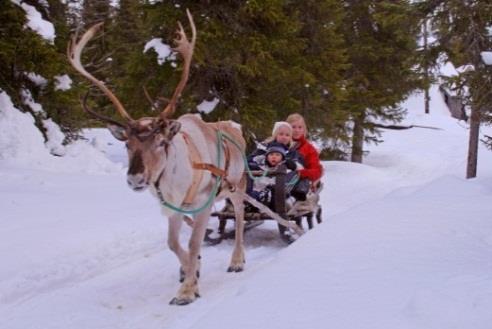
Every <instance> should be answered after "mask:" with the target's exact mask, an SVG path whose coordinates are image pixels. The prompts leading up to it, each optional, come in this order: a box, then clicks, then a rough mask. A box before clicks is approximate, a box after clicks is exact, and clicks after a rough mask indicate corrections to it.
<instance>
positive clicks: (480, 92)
mask: <svg viewBox="0 0 492 329" xmlns="http://www.w3.org/2000/svg"><path fill="white" fill-rule="evenodd" d="M186 8H187V9H189V10H190V11H191V12H192V14H193V16H194V20H195V24H196V26H197V30H198V40H197V45H196V49H195V54H194V58H193V63H192V67H191V73H190V79H189V82H188V85H187V87H186V89H185V91H184V93H183V95H182V99H181V101H180V104H179V106H178V114H184V113H196V112H198V109H197V106H199V105H200V104H203V103H204V102H211V103H212V104H215V108H214V109H213V111H210V112H208V111H207V113H203V112H202V117H203V118H204V119H205V120H206V121H215V120H228V119H232V120H235V121H236V122H239V123H241V125H242V126H243V130H244V133H245V137H246V138H247V139H248V141H249V142H250V143H249V144H250V147H252V146H253V145H254V144H253V143H252V141H254V140H261V139H263V138H265V137H267V136H268V135H269V134H270V132H271V127H272V126H273V122H275V121H278V120H283V119H285V118H286V117H287V115H288V114H290V113H293V112H299V113H301V114H302V115H304V116H305V118H306V120H307V123H308V127H309V131H310V138H312V139H313V140H316V141H318V145H319V147H320V150H321V156H322V157H323V158H324V159H338V160H351V161H354V162H361V161H362V159H363V155H364V150H363V145H364V142H368V141H372V142H375V143H378V142H381V138H380V134H379V129H382V128H385V127H386V128H387V127H388V125H395V124H397V123H398V122H399V121H400V120H401V119H402V118H403V116H404V111H403V110H402V109H401V108H400V107H399V104H400V103H401V102H402V101H404V100H405V99H406V98H407V97H408V96H409V95H411V94H412V93H414V92H417V91H423V92H425V91H426V90H428V88H429V87H430V85H431V84H433V83H436V82H437V81H439V83H442V85H443V87H445V88H447V89H448V90H449V91H450V92H452V93H453V94H455V95H458V96H459V97H460V98H461V100H462V102H463V108H464V109H465V111H466V112H467V113H468V117H469V118H468V121H467V123H468V124H469V126H470V146H469V152H468V162H469V164H468V169H467V177H474V176H475V175H476V156H477V155H476V145H477V144H478V143H479V137H478V136H479V135H478V131H479V127H480V125H481V124H490V123H491V122H492V119H491V118H492V116H491V113H492V65H487V61H486V60H484V54H488V53H489V52H490V50H491V49H492V5H491V4H490V3H489V2H488V1H454V0H436V1H433V0H431V1H375V0H360V1H358V0H357V1H356V0H346V1H339V0H323V1H315V0H303V1H295V0H293V1H281V0H264V1H255V0H248V1H239V0H228V1H211V0H199V1H156V0H154V1H148V0H119V1H114V0H113V1H110V0H85V1H75V0H66V1H59V0H38V1H36V0H25V1H21V0H4V1H0V22H1V26H0V90H2V91H5V92H6V93H7V94H8V95H9V96H10V97H11V99H12V101H13V102H14V104H15V105H16V107H17V108H20V109H21V110H23V111H25V112H30V113H31V114H32V115H33V117H34V118H35V120H36V124H37V126H38V127H39V129H40V130H41V131H42V132H43V134H44V138H45V139H46V142H49V138H50V134H49V123H56V124H57V125H58V126H59V127H60V128H61V131H62V132H63V139H64V143H69V142H70V141H72V140H74V139H76V138H78V137H79V131H80V129H81V128H85V127H94V126H98V125H100V123H98V122H97V121H94V119H92V118H90V117H89V116H87V115H86V114H85V113H84V112H83V111H82V108H81V105H80V99H81V97H82V96H83V95H84V93H85V92H86V91H87V90H88V89H89V87H90V85H89V84H88V83H87V82H86V81H85V80H84V79H83V78H81V77H79V76H78V75H77V74H76V73H75V72H74V70H73V69H72V68H71V67H70V65H69V63H68V61H67V59H66V46H67V43H68V41H69V39H70V37H71V36H72V35H73V34H74V33H75V32H76V31H79V32H80V31H85V29H87V28H88V27H89V26H91V25H92V24H94V23H96V22H104V23H105V24H104V29H103V33H101V34H100V35H99V37H98V38H97V39H95V40H94V41H92V42H91V44H89V45H88V47H87V48H86V50H85V52H84V58H83V62H84V64H85V66H86V67H87V69H88V71H90V72H91V73H93V74H94V75H95V76H96V77H97V78H98V79H100V80H101V81H104V82H105V83H106V84H107V85H108V86H109V87H110V89H111V90H113V92H114V93H115V94H116V95H117V97H118V98H119V99H120V100H121V101H122V103H123V104H124V105H125V108H126V109H127V110H128V111H129V112H130V113H131V114H132V116H133V117H140V116H154V115H156V113H157V112H156V111H158V110H156V109H155V108H160V107H162V106H163V104H162V99H163V98H164V97H170V96H171V94H172V92H173V90H174V88H175V86H176V84H177V82H178V79H179V76H180V70H181V65H180V64H181V61H180V59H179V58H176V56H175V55H174V54H173V53H172V52H170V53H169V56H167V57H166V58H164V59H162V58H161V59H158V58H157V53H156V51H155V48H152V47H150V48H149V45H151V43H149V42H158V43H160V44H161V45H163V46H166V45H172V44H173V38H174V37H175V30H176V26H177V25H176V22H177V21H181V22H183V23H184V25H185V28H186V27H187V19H186V14H185V9H186ZM30 12H31V14H32V13H33V12H34V13H38V14H40V15H41V21H43V22H47V23H48V24H49V23H51V24H52V25H53V27H54V31H56V36H53V37H52V38H50V37H46V36H42V35H40V34H39V33H37V32H36V31H35V29H34V28H33V27H32V26H29V25H28V19H29V13H30ZM444 63H452V64H453V65H454V66H455V67H456V68H461V69H458V74H456V75H453V76H451V77H442V76H438V73H437V72H438V69H437V68H438V67H439V66H440V65H443V64H444ZM67 81H69V83H68V85H69V87H67ZM144 88H145V89H146V90H147V92H148V94H149V95H150V98H151V99H152V100H153V104H151V103H150V102H149V100H148V99H147V97H146V96H145V93H144ZM154 100H156V101H155V102H154ZM89 103H90V105H91V107H92V108H94V109H96V110H97V111H98V112H100V113H102V114H105V115H107V116H113V117H114V118H117V117H116V114H115V111H114V109H113V108H112V105H111V103H110V102H109V101H108V100H107V99H106V98H105V97H103V96H102V95H101V93H100V92H98V91H97V90H95V89H94V90H92V92H91V96H90V102H89ZM426 104H428V101H427V102H426ZM424 111H425V112H428V111H429V108H428V106H425V108H423V109H422V112H424ZM400 128H401V127H400ZM482 141H483V142H484V143H487V144H488V145H489V146H490V145H492V138H490V137H488V136H485V137H484V139H483V140H482ZM53 154H55V155H56V150H53ZM58 155H61V154H58ZM474 162H475V168H474V166H473V165H474Z"/></svg>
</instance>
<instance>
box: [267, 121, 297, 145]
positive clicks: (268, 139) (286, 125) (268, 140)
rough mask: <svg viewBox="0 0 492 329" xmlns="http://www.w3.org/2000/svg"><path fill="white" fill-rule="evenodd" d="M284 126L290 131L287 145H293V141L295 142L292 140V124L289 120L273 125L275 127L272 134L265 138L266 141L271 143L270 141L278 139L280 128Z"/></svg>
mask: <svg viewBox="0 0 492 329" xmlns="http://www.w3.org/2000/svg"><path fill="white" fill-rule="evenodd" d="M282 128H287V129H288V130H289V132H290V141H289V143H288V144H287V146H288V147H290V146H291V145H292V142H293V140H292V126H291V125H290V123H288V122H287V121H277V122H275V124H274V125H273V129H272V135H271V136H270V137H268V138H267V139H265V143H270V142H273V141H275V140H276V139H277V135H278V133H279V132H280V129H282Z"/></svg>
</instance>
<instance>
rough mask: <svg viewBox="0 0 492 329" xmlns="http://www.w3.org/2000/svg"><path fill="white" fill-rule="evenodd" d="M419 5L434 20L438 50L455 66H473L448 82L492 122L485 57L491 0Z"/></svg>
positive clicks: (491, 37) (491, 36) (491, 85)
mask: <svg viewBox="0 0 492 329" xmlns="http://www.w3.org/2000/svg"><path fill="white" fill-rule="evenodd" d="M418 7H419V9H420V10H421V13H422V15H426V16H428V17H430V18H429V19H430V20H431V22H432V24H433V28H434V34H435V36H436V38H437V42H436V47H435V50H434V51H435V52H438V53H439V54H442V55H443V58H444V60H448V61H450V62H451V63H453V64H454V66H455V67H459V66H466V65H467V66H468V68H469V69H467V70H461V73H460V74H459V75H457V76H454V77H451V78H447V79H446V80H447V86H448V87H449V88H450V89H453V90H454V91H455V92H456V93H457V94H459V95H460V96H461V97H462V99H463V100H464V101H465V103H466V104H467V105H468V106H470V108H473V109H476V110H477V111H479V112H480V120H481V121H482V122H484V123H488V124H492V92H491V90H492V67H491V66H486V65H485V64H484V63H483V60H482V57H481V52H483V51H490V50H491V49H492V33H491V31H490V28H491V26H492V6H491V5H490V3H489V2H488V1H467V2H463V1H451V0H440V1H421V2H419V3H418ZM487 141H488V142H490V140H486V142H487Z"/></svg>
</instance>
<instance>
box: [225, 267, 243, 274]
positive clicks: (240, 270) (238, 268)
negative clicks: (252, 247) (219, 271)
mask: <svg viewBox="0 0 492 329" xmlns="http://www.w3.org/2000/svg"><path fill="white" fill-rule="evenodd" d="M243 270H244V268H243V267H242V266H229V268H228V269H227V272H236V273H237V272H242V271H243Z"/></svg>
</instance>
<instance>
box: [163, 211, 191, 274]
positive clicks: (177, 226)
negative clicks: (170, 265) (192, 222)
mask: <svg viewBox="0 0 492 329" xmlns="http://www.w3.org/2000/svg"><path fill="white" fill-rule="evenodd" d="M182 224H183V216H182V215H181V214H178V213H175V214H174V215H172V216H170V217H169V229H168V237H167V244H168V246H169V249H171V251H173V252H174V253H175V254H176V256H177V257H178V260H179V264H180V271H179V282H183V280H184V272H185V270H184V269H185V268H187V267H188V253H187V252H186V250H184V249H183V248H182V247H181V244H180V243H179V232H180V230H181V225H182Z"/></svg>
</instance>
